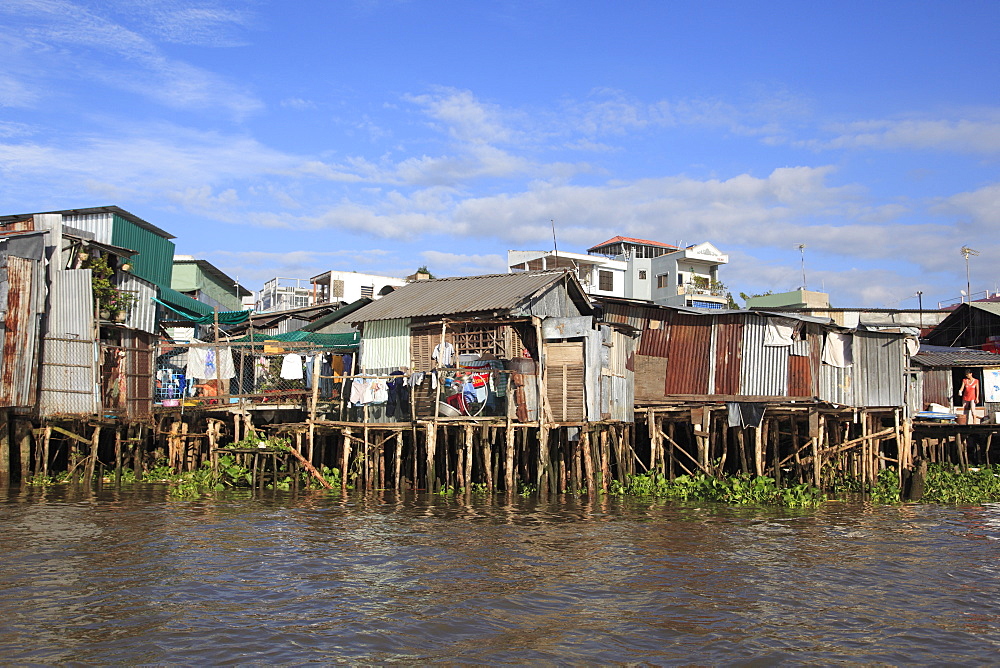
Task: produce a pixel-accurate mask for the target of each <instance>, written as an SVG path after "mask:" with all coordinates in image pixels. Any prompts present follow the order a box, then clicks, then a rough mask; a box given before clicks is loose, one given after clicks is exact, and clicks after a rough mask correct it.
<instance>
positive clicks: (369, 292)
mask: <svg viewBox="0 0 1000 668" xmlns="http://www.w3.org/2000/svg"><path fill="white" fill-rule="evenodd" d="M361 296H362V297H368V298H369V299H371V298H372V297H374V296H375V286H374V285H362V286H361Z"/></svg>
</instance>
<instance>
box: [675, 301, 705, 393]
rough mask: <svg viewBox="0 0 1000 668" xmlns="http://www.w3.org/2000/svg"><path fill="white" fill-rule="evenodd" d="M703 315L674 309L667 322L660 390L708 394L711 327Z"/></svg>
mask: <svg viewBox="0 0 1000 668" xmlns="http://www.w3.org/2000/svg"><path fill="white" fill-rule="evenodd" d="M710 324H711V320H710V319H706V318H705V317H704V316H698V315H690V314H687V313H676V314H674V316H673V319H672V322H671V323H670V341H669V343H668V346H667V377H666V381H665V384H664V394H666V395H668V396H669V395H671V394H708V376H709V366H708V365H709V364H710V363H711V361H710V360H711V358H710V351H711V345H712V328H711V326H709V325H710Z"/></svg>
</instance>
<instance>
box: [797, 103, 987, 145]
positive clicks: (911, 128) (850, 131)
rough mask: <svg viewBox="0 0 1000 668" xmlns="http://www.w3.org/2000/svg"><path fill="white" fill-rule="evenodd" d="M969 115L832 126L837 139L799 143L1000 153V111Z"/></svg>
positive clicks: (861, 122) (873, 121)
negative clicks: (956, 117) (979, 116)
mask: <svg viewBox="0 0 1000 668" xmlns="http://www.w3.org/2000/svg"><path fill="white" fill-rule="evenodd" d="M987 116H988V117H986V118H978V119H969V118H959V119H954V120H948V119H884V120H872V121H859V122H856V123H849V124H845V125H841V126H834V127H831V128H830V130H831V131H833V132H835V133H837V136H835V137H834V138H833V139H827V140H820V139H814V140H807V141H801V142H798V145H800V146H803V147H808V148H816V149H840V148H873V149H912V150H935V151H949V152H954V153H969V154H980V155H996V154H998V153H1000V113H998V112H993V113H991V114H988V115H987Z"/></svg>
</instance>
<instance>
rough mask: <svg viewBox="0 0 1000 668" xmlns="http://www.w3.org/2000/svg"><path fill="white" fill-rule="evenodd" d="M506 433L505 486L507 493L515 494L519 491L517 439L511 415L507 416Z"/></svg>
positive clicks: (509, 494)
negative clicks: (516, 478) (515, 476)
mask: <svg viewBox="0 0 1000 668" xmlns="http://www.w3.org/2000/svg"><path fill="white" fill-rule="evenodd" d="M504 435H505V436H506V440H505V445H506V450H505V451H504V456H505V458H506V462H507V464H506V467H505V470H504V487H505V488H506V490H507V495H508V496H513V494H514V493H515V492H516V491H517V489H516V488H515V487H514V445H515V443H516V439H515V432H514V426H513V424H512V423H511V421H510V416H509V415H508V416H507V426H506V428H505V430H504Z"/></svg>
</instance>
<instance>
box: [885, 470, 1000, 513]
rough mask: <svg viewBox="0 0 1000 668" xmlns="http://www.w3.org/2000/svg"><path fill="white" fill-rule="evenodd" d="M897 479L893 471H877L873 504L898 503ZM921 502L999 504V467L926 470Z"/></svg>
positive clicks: (899, 496)
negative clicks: (964, 469) (991, 502)
mask: <svg viewBox="0 0 1000 668" xmlns="http://www.w3.org/2000/svg"><path fill="white" fill-rule="evenodd" d="M900 498H901V495H900V490H899V477H898V475H897V473H896V471H895V469H885V470H883V471H880V472H879V474H878V477H877V478H876V480H875V485H874V486H873V487H872V491H871V500H872V501H873V502H874V503H883V504H891V503H899V502H900ZM919 501H920V503H948V504H952V503H957V504H968V503H988V502H990V501H1000V464H997V465H994V466H985V467H981V468H970V469H969V470H968V471H965V472H963V471H961V470H960V469H958V470H956V468H955V467H953V466H949V465H945V464H931V465H930V466H928V467H927V478H926V481H925V486H924V494H923V496H922V497H921V498H920V499H919Z"/></svg>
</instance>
